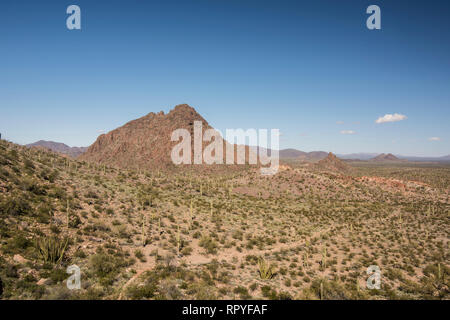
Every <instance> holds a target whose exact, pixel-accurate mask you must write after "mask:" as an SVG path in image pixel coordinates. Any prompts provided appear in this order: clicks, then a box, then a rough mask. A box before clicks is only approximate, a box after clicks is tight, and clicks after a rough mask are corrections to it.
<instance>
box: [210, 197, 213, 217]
mask: <svg viewBox="0 0 450 320" xmlns="http://www.w3.org/2000/svg"><path fill="white" fill-rule="evenodd" d="M209 209H210V211H211V217H212V216H213V200H212V199H211V200H209Z"/></svg>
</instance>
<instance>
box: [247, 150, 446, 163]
mask: <svg viewBox="0 0 450 320" xmlns="http://www.w3.org/2000/svg"><path fill="white" fill-rule="evenodd" d="M250 148H251V150H253V152H256V151H257V150H258V149H259V150H261V151H264V150H267V153H268V155H270V154H271V150H270V149H265V148H262V147H250ZM279 155H280V159H296V160H302V161H307V162H316V161H319V160H322V159H325V158H326V157H327V156H328V152H325V151H311V152H305V151H300V150H297V149H292V148H290V149H281V150H280V151H279ZM336 156H337V157H338V158H340V159H342V160H362V161H367V160H373V161H378V162H380V161H400V160H408V161H438V162H445V161H450V155H447V156H443V157H413V156H402V155H394V154H392V153H388V154H385V153H381V154H380V153H364V152H361V153H349V154H337V155H336Z"/></svg>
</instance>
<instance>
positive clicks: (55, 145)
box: [26, 140, 88, 158]
mask: <svg viewBox="0 0 450 320" xmlns="http://www.w3.org/2000/svg"><path fill="white" fill-rule="evenodd" d="M26 146H27V147H30V148H31V147H37V148H45V149H49V150H52V151H53V152H58V153H62V154H65V155H68V156H70V157H73V158H75V157H78V156H79V155H81V154H83V153H84V152H86V150H87V149H88V148H87V147H69V146H68V145H67V144H64V143H61V142H53V141H45V140H39V141H37V142H35V143H30V144H27V145H26Z"/></svg>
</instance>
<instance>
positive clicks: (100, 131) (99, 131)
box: [97, 130, 105, 134]
mask: <svg viewBox="0 0 450 320" xmlns="http://www.w3.org/2000/svg"><path fill="white" fill-rule="evenodd" d="M97 133H100V134H102V133H105V130H97Z"/></svg>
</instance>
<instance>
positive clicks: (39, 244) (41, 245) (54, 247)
mask: <svg viewBox="0 0 450 320" xmlns="http://www.w3.org/2000/svg"><path fill="white" fill-rule="evenodd" d="M68 244H69V239H67V238H66V239H65V240H60V239H59V238H57V237H51V238H50V237H46V238H41V239H38V240H36V242H35V247H36V249H37V250H38V252H39V254H40V255H41V257H42V259H43V260H44V262H46V263H47V262H51V263H54V264H57V263H60V262H61V260H62V259H63V257H64V253H65V251H66V249H67V245H68Z"/></svg>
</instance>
